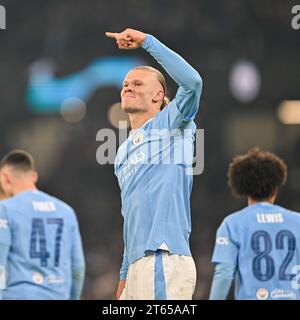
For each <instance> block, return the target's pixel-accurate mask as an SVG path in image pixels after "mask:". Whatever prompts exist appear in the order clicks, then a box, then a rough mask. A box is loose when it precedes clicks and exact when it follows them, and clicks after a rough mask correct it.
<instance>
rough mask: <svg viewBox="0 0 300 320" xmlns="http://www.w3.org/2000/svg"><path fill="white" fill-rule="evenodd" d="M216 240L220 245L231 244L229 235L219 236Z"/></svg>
mask: <svg viewBox="0 0 300 320" xmlns="http://www.w3.org/2000/svg"><path fill="white" fill-rule="evenodd" d="M216 242H217V244H218V245H219V246H228V245H229V239H228V238H227V237H218V238H217V241H216Z"/></svg>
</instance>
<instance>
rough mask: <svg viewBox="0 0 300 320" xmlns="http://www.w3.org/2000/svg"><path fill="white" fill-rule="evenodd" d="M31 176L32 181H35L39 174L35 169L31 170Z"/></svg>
mask: <svg viewBox="0 0 300 320" xmlns="http://www.w3.org/2000/svg"><path fill="white" fill-rule="evenodd" d="M31 176H32V180H33V182H34V183H37V181H38V178H39V174H38V173H37V171H32V173H31Z"/></svg>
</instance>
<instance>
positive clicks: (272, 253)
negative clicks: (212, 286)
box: [212, 202, 300, 300]
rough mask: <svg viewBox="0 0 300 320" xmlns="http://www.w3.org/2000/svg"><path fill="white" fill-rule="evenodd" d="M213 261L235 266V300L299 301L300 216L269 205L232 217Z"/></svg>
mask: <svg viewBox="0 0 300 320" xmlns="http://www.w3.org/2000/svg"><path fill="white" fill-rule="evenodd" d="M212 261H213V263H228V264H231V265H235V266H236V268H237V271H236V275H235V297H236V299H246V300H252V299H253V300H254V299H258V300H267V299H269V300H270V299H271V300H274V299H280V300H282V299H297V300H298V299H300V291H299V288H300V285H299V284H300V281H299V279H300V277H299V275H300V215H299V214H298V213H296V212H293V211H290V210H287V209H285V208H282V207H280V206H278V205H272V204H270V203H267V202H259V203H256V204H253V205H251V206H249V207H246V208H245V209H243V210H241V211H238V212H236V213H233V214H231V215H229V216H228V217H226V218H225V219H224V221H223V223H222V224H221V226H220V227H219V229H218V231H217V237H216V244H215V249H214V253H213V258H212Z"/></svg>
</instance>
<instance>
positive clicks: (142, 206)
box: [115, 35, 202, 279]
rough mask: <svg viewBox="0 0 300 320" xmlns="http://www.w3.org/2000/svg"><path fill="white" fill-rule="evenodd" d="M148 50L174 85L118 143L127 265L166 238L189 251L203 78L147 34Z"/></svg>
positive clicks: (175, 249) (176, 249)
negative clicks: (165, 102)
mask: <svg viewBox="0 0 300 320" xmlns="http://www.w3.org/2000/svg"><path fill="white" fill-rule="evenodd" d="M143 48H144V49H145V50H146V51H148V52H149V53H150V54H151V55H152V56H153V57H154V58H155V59H156V60H157V61H158V62H159V63H160V64H161V65H162V67H163V68H164V69H165V71H167V72H168V74H169V75H170V76H171V77H172V78H173V80H175V81H176V82H177V84H178V85H179V88H178V91H177V93H176V96H175V98H174V99H173V100H172V101H171V102H170V103H169V104H168V105H167V106H166V107H165V108H164V109H163V110H162V111H160V112H158V113H157V114H156V115H155V116H154V117H153V118H152V119H150V120H149V121H148V122H146V123H145V124H144V125H143V126H142V127H141V128H139V129H137V130H134V131H133V132H132V133H131V134H130V135H129V137H128V139H127V140H126V141H125V142H124V143H123V144H122V145H121V146H120V147H119V149H118V153H117V156H116V160H115V174H116V175H117V177H118V182H119V185H120V189H121V198H122V215H123V217H124V230H123V231H124V232H123V234H124V244H125V245H124V247H125V250H124V257H123V264H122V268H121V271H120V278H121V279H126V275H127V270H128V266H129V265H130V264H132V263H133V262H134V261H136V260H138V259H139V258H141V257H143V256H144V255H145V252H146V251H148V250H152V251H155V250H157V249H158V248H159V247H160V245H161V244H162V243H164V242H165V243H166V244H167V246H168V248H169V251H170V253H171V254H181V255H187V256H190V255H191V252H190V248H189V236H190V232H191V217H190V193H191V189H192V160H193V150H194V147H193V144H194V134H195V129H196V125H195V123H194V121H193V119H194V117H195V115H196V113H197V111H198V108H199V100H200V95H201V91H202V79H201V77H200V75H199V74H198V72H197V71H196V70H195V69H193V68H192V67H191V66H190V65H189V64H188V63H187V62H186V61H185V60H184V59H183V58H181V57H180V56H179V55H178V54H176V53H175V52H173V51H172V50H170V49H169V48H167V47H166V46H165V45H164V44H162V43H161V42H160V41H159V40H157V39H156V38H155V37H153V36H151V35H147V36H146V39H145V42H144V44H143Z"/></svg>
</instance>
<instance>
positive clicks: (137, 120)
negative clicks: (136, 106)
mask: <svg viewBox="0 0 300 320" xmlns="http://www.w3.org/2000/svg"><path fill="white" fill-rule="evenodd" d="M157 112H159V111H155V112H145V113H140V112H136V113H129V114H128V116H129V120H130V126H131V129H132V130H136V129H139V128H140V127H142V126H143V125H144V124H145V123H146V122H147V121H148V120H150V119H151V118H153V117H154V116H155V115H156V114H157Z"/></svg>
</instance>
